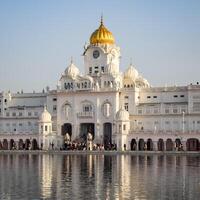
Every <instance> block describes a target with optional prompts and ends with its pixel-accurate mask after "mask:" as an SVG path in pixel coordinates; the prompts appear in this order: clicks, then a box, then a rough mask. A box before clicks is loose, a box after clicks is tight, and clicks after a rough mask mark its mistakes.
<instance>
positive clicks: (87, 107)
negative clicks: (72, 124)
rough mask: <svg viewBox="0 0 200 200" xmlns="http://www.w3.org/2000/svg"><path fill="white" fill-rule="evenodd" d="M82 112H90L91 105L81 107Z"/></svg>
mask: <svg viewBox="0 0 200 200" xmlns="http://www.w3.org/2000/svg"><path fill="white" fill-rule="evenodd" d="M83 111H84V112H90V111H92V106H91V105H84V106H83Z"/></svg>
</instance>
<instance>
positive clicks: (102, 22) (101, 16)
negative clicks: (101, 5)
mask: <svg viewBox="0 0 200 200" xmlns="http://www.w3.org/2000/svg"><path fill="white" fill-rule="evenodd" d="M101 25H103V13H102V14H101Z"/></svg>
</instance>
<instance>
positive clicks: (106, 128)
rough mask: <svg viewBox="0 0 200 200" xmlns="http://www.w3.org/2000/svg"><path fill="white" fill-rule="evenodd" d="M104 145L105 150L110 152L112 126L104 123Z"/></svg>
mask: <svg viewBox="0 0 200 200" xmlns="http://www.w3.org/2000/svg"><path fill="white" fill-rule="evenodd" d="M103 143H104V149H105V150H109V149H110V148H111V144H112V124H111V123H104V124H103Z"/></svg>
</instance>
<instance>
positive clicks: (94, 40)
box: [90, 18, 115, 44]
mask: <svg viewBox="0 0 200 200" xmlns="http://www.w3.org/2000/svg"><path fill="white" fill-rule="evenodd" d="M114 43H115V39H114V37H113V34H112V33H111V32H110V31H109V30H108V29H107V28H106V27H105V26H104V24H103V19H102V18H101V24H100V26H99V28H98V29H97V30H95V31H94V32H93V33H92V35H91V37H90V44H114Z"/></svg>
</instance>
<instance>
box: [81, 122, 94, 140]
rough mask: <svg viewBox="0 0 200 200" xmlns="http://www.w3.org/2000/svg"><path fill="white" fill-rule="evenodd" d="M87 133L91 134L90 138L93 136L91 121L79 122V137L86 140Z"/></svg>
mask: <svg viewBox="0 0 200 200" xmlns="http://www.w3.org/2000/svg"><path fill="white" fill-rule="evenodd" d="M88 133H91V134H92V139H93V140H94V137H95V130H94V124H93V123H81V124H80V138H81V139H82V140H83V141H84V142H86V140H87V135H88Z"/></svg>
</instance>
